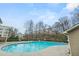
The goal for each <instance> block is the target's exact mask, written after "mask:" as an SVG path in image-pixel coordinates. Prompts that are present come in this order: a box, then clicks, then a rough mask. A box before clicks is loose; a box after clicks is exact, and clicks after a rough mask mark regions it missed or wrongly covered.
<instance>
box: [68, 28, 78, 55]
mask: <svg viewBox="0 0 79 59" xmlns="http://www.w3.org/2000/svg"><path fill="white" fill-rule="evenodd" d="M69 43H70V47H71V54H72V55H73V56H79V28H78V29H76V30H74V31H72V32H70V33H69Z"/></svg>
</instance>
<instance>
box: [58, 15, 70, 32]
mask: <svg viewBox="0 0 79 59" xmlns="http://www.w3.org/2000/svg"><path fill="white" fill-rule="evenodd" d="M59 22H60V26H61V27H62V29H63V31H65V30H67V29H69V28H70V21H69V19H68V17H67V16H65V17H61V18H60V19H59Z"/></svg>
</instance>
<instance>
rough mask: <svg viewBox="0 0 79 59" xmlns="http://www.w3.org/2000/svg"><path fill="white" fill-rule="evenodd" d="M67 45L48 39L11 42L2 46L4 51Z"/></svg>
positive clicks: (23, 50)
mask: <svg viewBox="0 0 79 59" xmlns="http://www.w3.org/2000/svg"><path fill="white" fill-rule="evenodd" d="M58 45H65V44H64V43H61V42H48V41H35V42H24V43H17V44H10V45H6V46H4V47H2V49H1V50H2V51H4V52H37V51H41V50H43V49H45V48H48V47H50V46H58Z"/></svg>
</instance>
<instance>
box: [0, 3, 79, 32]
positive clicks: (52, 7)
mask: <svg viewBox="0 0 79 59" xmlns="http://www.w3.org/2000/svg"><path fill="white" fill-rule="evenodd" d="M78 5H79V4H66V3H63V4H59V3H56V4H55V3H54V4H53V3H52V4H50V3H49V4H48V3H44V4H38V3H37V4H32V3H31V4H29V3H28V4H0V17H1V19H2V21H3V23H4V24H5V25H7V26H13V27H15V28H17V29H18V30H19V31H20V32H22V33H23V32H24V23H25V22H26V21H27V20H30V19H32V20H33V21H34V22H35V23H37V22H39V21H43V22H44V23H46V24H49V25H52V24H54V23H55V22H56V21H58V18H60V17H62V16H66V15H67V16H68V15H69V13H70V12H71V11H73V10H74V8H76V7H77V6H78Z"/></svg>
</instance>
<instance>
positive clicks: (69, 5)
mask: <svg viewBox="0 0 79 59" xmlns="http://www.w3.org/2000/svg"><path fill="white" fill-rule="evenodd" d="M78 6H79V3H68V4H67V5H66V9H67V10H68V11H73V10H74V9H75V8H77V7H78Z"/></svg>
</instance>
